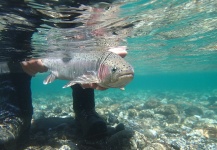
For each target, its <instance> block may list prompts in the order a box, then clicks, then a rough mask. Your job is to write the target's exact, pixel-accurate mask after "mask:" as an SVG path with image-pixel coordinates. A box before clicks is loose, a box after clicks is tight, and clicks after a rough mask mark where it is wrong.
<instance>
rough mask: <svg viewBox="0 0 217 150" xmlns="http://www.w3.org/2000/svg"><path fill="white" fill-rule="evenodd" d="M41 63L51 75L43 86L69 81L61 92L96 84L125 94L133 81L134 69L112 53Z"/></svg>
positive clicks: (45, 60) (76, 55)
mask: <svg viewBox="0 0 217 150" xmlns="http://www.w3.org/2000/svg"><path fill="white" fill-rule="evenodd" d="M41 60H42V63H43V65H44V66H45V67H47V68H48V70H49V71H50V75H49V76H48V77H47V78H46V79H45V80H44V81H43V83H44V84H45V85H46V84H48V83H51V82H53V81H54V80H55V79H61V80H69V82H68V83H67V84H66V85H64V86H63V88H66V87H70V86H73V85H74V84H90V83H96V84H97V85H99V86H101V87H104V88H120V89H121V90H124V87H125V86H126V85H127V84H128V83H129V82H130V81H132V79H133V77H134V68H133V66H132V65H131V64H129V63H128V62H127V61H126V60H125V59H123V58H122V57H120V56H119V55H117V54H115V53H113V52H111V51H97V52H88V53H87V52H86V53H73V55H71V56H70V57H65V58H42V59H41Z"/></svg>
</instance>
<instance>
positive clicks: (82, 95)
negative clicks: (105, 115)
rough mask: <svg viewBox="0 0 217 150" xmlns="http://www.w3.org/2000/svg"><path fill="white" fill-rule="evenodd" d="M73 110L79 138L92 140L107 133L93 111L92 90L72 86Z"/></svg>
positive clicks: (100, 119) (103, 123)
mask: <svg viewBox="0 0 217 150" xmlns="http://www.w3.org/2000/svg"><path fill="white" fill-rule="evenodd" d="M72 89H73V94H72V95H73V109H74V112H75V120H76V124H77V127H78V133H77V134H79V135H80V137H82V138H85V139H94V138H99V137H101V136H104V135H105V134H106V132H107V126H106V122H105V121H104V120H103V119H102V118H101V117H100V116H99V115H98V114H97V112H96V111H95V99H94V90H93V89H90V88H87V89H83V88H82V87H81V86H80V85H78V84H76V85H74V86H72Z"/></svg>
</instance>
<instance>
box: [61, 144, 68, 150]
mask: <svg viewBox="0 0 217 150" xmlns="http://www.w3.org/2000/svg"><path fill="white" fill-rule="evenodd" d="M59 150H71V148H70V147H69V146H68V145H63V146H61V147H60V148H59Z"/></svg>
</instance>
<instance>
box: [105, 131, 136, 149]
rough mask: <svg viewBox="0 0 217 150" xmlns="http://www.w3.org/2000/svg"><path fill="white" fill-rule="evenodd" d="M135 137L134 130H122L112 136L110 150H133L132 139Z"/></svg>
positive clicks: (109, 143) (109, 140)
mask: <svg viewBox="0 0 217 150" xmlns="http://www.w3.org/2000/svg"><path fill="white" fill-rule="evenodd" d="M133 136H134V131H132V130H122V131H119V132H118V133H116V134H114V135H112V136H111V137H110V138H109V139H108V145H109V149H112V150H126V149H131V147H132V143H131V142H130V139H131V138H132V137H133Z"/></svg>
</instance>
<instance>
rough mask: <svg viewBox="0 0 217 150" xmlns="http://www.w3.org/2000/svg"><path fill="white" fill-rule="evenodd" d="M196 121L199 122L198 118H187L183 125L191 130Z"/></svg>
mask: <svg viewBox="0 0 217 150" xmlns="http://www.w3.org/2000/svg"><path fill="white" fill-rule="evenodd" d="M198 121H199V118H198V117H197V116H191V117H187V118H185V119H184V121H183V125H185V126H187V127H190V128H193V127H194V126H195V125H196V124H197V122H198Z"/></svg>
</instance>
